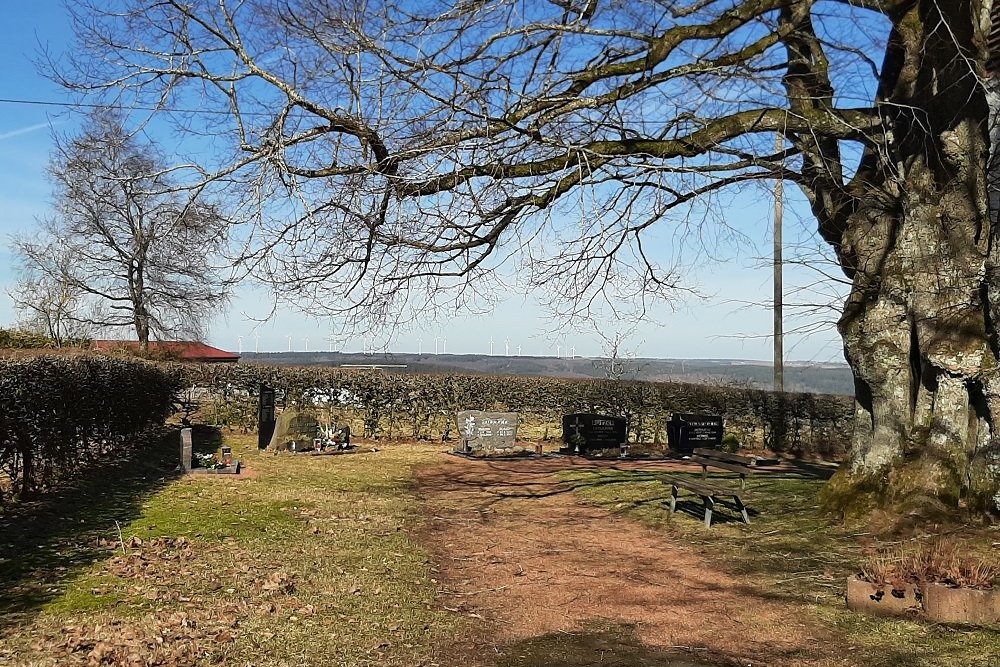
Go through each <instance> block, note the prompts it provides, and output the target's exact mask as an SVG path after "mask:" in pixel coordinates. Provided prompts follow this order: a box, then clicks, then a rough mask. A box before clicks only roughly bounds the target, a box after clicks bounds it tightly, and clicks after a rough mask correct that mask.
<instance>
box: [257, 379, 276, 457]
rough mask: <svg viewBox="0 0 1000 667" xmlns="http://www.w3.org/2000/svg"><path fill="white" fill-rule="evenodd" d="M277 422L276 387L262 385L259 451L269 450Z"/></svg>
mask: <svg viewBox="0 0 1000 667" xmlns="http://www.w3.org/2000/svg"><path fill="white" fill-rule="evenodd" d="M275 422H276V419H275V414H274V387H269V386H267V385H266V384H263V383H261V385H260V400H259V401H258V403H257V449H267V446H268V445H269V444H270V442H271V437H272V436H273V435H274V425H275Z"/></svg>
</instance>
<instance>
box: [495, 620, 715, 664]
mask: <svg viewBox="0 0 1000 667" xmlns="http://www.w3.org/2000/svg"><path fill="white" fill-rule="evenodd" d="M498 649H499V651H500V657H499V659H498V660H497V667H714V666H716V665H721V664H732V662H731V661H726V662H724V663H723V662H718V661H709V660H708V659H707V658H705V659H701V657H700V656H699V657H698V658H696V657H694V656H692V655H691V654H690V653H689V652H685V651H682V650H669V651H668V650H664V649H661V648H657V647H652V646H646V645H645V644H643V643H642V642H640V641H639V639H638V638H637V637H636V636H635V629H634V628H633V627H632V626H629V625H621V626H615V627H612V628H606V629H588V630H581V631H579V632H553V633H549V634H545V635H539V636H537V637H530V638H528V639H525V640H521V641H519V642H514V643H511V644H507V645H505V646H500V647H498Z"/></svg>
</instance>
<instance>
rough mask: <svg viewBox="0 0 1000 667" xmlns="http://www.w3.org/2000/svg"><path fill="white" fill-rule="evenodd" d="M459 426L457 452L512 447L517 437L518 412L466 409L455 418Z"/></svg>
mask: <svg viewBox="0 0 1000 667" xmlns="http://www.w3.org/2000/svg"><path fill="white" fill-rule="evenodd" d="M455 421H456V423H457V426H458V435H459V439H458V444H456V445H455V451H457V452H477V451H481V450H494V449H511V448H513V447H514V441H515V440H516V439H517V426H518V417H517V413H516V412H484V411H482V410H464V411H462V412H459V413H458V416H457V417H456V418H455Z"/></svg>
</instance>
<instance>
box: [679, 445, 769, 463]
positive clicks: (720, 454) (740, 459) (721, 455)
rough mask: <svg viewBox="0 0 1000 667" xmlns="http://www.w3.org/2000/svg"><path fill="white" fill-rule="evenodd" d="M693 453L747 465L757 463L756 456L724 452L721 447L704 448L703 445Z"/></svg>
mask: <svg viewBox="0 0 1000 667" xmlns="http://www.w3.org/2000/svg"><path fill="white" fill-rule="evenodd" d="M693 454H695V455H696V456H704V457H707V458H711V459H716V460H719V461H728V462H729V463H742V464H743V465H746V466H752V465H756V464H757V457H756V456H747V455H745V454H730V453H729V452H724V451H722V450H720V449H704V448H702V447H696V448H695V450H694V452H693Z"/></svg>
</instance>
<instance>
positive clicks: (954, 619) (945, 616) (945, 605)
mask: <svg viewBox="0 0 1000 667" xmlns="http://www.w3.org/2000/svg"><path fill="white" fill-rule="evenodd" d="M923 592H924V609H926V611H927V618H928V619H929V620H931V621H935V622H937V623H964V624H969V625H995V624H1000V590H998V589H986V590H977V589H975V588H952V587H951V586H948V585H947V584H927V585H926V586H925V587H924V591H923Z"/></svg>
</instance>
